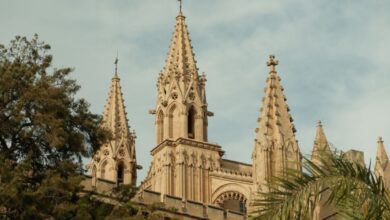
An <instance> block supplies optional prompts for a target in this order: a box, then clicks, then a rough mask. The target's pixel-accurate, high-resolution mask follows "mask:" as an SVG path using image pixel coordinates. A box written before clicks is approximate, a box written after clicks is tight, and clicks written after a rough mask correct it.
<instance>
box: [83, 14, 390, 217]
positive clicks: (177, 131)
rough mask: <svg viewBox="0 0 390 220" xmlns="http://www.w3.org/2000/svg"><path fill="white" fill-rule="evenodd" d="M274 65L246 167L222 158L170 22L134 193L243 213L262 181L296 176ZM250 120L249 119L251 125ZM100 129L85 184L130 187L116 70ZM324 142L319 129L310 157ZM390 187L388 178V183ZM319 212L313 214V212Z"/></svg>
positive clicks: (179, 28)
mask: <svg viewBox="0 0 390 220" xmlns="http://www.w3.org/2000/svg"><path fill="white" fill-rule="evenodd" d="M277 65H278V61H277V60H276V59H275V56H273V55H271V56H270V57H269V61H268V62H267V66H268V67H269V74H268V77H267V79H266V86H265V89H264V96H263V99H262V104H261V108H260V112H259V118H258V119H257V122H258V127H257V128H256V130H255V131H256V134H255V143H254V147H253V153H252V164H246V163H242V162H239V161H232V160H227V159H224V157H223V155H224V150H223V148H222V147H221V146H219V145H218V144H215V143H210V142H209V141H208V129H207V128H208V117H212V116H213V115H214V114H213V113H212V112H210V111H209V110H208V104H207V99H206V81H207V80H206V76H205V75H204V74H200V73H199V72H198V68H197V62H196V60H195V54H194V52H193V50H192V45H191V40H190V37H189V32H188V27H187V25H186V23H185V16H184V15H183V14H182V12H180V13H179V15H178V16H177V17H176V25H175V30H174V33H173V36H172V40H171V44H170V48H169V52H168V57H167V59H166V63H165V67H164V68H163V70H162V71H161V72H160V74H159V76H158V78H157V99H156V106H155V108H154V109H153V110H150V113H151V114H153V115H154V116H155V140H156V145H155V147H154V148H153V149H152V150H151V154H152V157H153V159H152V163H151V164H150V167H149V170H148V173H147V176H146V178H145V179H144V180H143V181H142V182H141V185H140V186H139V190H140V191H142V190H150V191H155V192H159V193H161V194H162V195H170V196H174V197H179V198H181V199H183V200H192V201H196V202H200V203H203V204H214V205H218V206H220V207H223V208H226V209H232V210H236V211H240V212H246V210H247V209H248V208H250V203H251V201H252V200H253V199H254V196H255V195H256V192H258V191H263V192H264V191H267V190H268V189H267V184H266V183H267V181H268V180H269V179H270V178H271V177H272V176H275V175H283V173H284V172H285V171H286V170H288V169H295V170H300V169H301V165H300V161H301V152H300V150H299V146H298V142H297V140H296V138H295V131H296V130H295V127H294V125H293V119H292V116H291V115H290V113H289V111H290V109H289V106H288V105H287V103H286V97H285V95H284V89H283V87H282V85H281V82H280V81H281V78H280V76H279V74H278V72H277V70H276V66H277ZM254 120H255V119H254ZM102 126H103V127H105V128H107V129H109V130H110V131H111V132H112V134H113V136H114V137H113V139H112V140H111V141H110V142H108V143H106V144H104V145H103V146H100V148H99V150H98V151H97V152H96V153H95V155H94V157H93V158H92V160H91V163H90V165H89V172H90V173H91V176H92V185H96V180H97V179H102V180H107V181H111V182H116V183H123V184H130V185H133V186H135V185H136V178H137V168H139V165H137V162H136V152H135V138H136V136H135V132H134V131H130V128H129V125H128V120H127V116H126V111H125V106H124V100H123V96H122V92H121V86H120V79H119V77H118V74H117V72H116V70H115V75H114V77H113V78H112V85H111V89H110V92H109V98H108V100H107V104H106V106H105V111H104V114H103V122H102ZM378 144H379V146H378V156H377V165H376V172H377V173H378V174H379V175H381V176H385V178H387V179H389V178H390V176H389V171H388V169H390V168H389V159H388V157H387V154H386V152H385V149H384V146H383V141H382V140H379V141H378ZM328 148H329V144H328V142H327V139H326V137H325V134H324V131H323V128H322V125H321V123H319V124H318V126H317V134H316V137H315V141H314V147H313V154H315V152H316V151H319V150H321V151H322V150H324V149H325V150H327V149H328ZM389 182H390V179H389ZM318 212H319V213H320V211H318Z"/></svg>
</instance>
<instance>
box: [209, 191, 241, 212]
mask: <svg viewBox="0 0 390 220" xmlns="http://www.w3.org/2000/svg"><path fill="white" fill-rule="evenodd" d="M246 201H247V199H246V197H245V196H244V195H243V194H241V193H239V192H236V191H228V192H224V193H222V194H221V195H219V196H218V197H217V199H216V200H215V201H214V204H217V205H218V206H220V207H221V208H224V209H229V210H232V211H236V212H241V213H246Z"/></svg>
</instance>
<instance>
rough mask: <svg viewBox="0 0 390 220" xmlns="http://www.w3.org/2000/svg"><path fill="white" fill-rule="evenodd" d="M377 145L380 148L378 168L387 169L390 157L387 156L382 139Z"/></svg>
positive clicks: (378, 151)
mask: <svg viewBox="0 0 390 220" xmlns="http://www.w3.org/2000/svg"><path fill="white" fill-rule="evenodd" d="M377 143H378V148H377V151H376V166H380V167H381V168H382V169H385V168H386V165H387V164H388V163H389V157H388V156H387V153H386V150H385V145H384V144H383V140H382V137H379V138H378V142H377Z"/></svg>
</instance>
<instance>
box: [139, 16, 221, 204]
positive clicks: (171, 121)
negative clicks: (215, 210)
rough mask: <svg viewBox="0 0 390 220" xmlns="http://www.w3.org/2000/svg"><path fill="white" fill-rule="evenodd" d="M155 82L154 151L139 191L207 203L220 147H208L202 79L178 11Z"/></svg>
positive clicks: (205, 103)
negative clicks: (169, 41) (163, 60)
mask: <svg viewBox="0 0 390 220" xmlns="http://www.w3.org/2000/svg"><path fill="white" fill-rule="evenodd" d="M165 62H166V63H165V66H164V68H163V69H162V71H161V72H160V74H159V76H158V79H157V85H156V86H157V101H156V107H155V109H153V110H150V111H149V112H150V113H151V114H153V115H154V116H155V131H156V147H155V148H154V149H152V151H151V154H152V156H153V160H152V164H151V166H150V169H149V172H148V175H147V177H146V179H145V181H144V182H143V183H142V184H141V189H150V190H153V191H156V192H161V193H162V194H168V195H173V196H177V197H181V198H183V199H190V200H195V201H200V202H206V203H208V202H210V200H211V189H210V184H209V183H210V177H209V173H210V172H211V171H212V170H214V169H216V168H217V167H219V160H220V158H221V156H222V155H223V151H222V150H221V147H220V146H219V145H216V144H211V143H209V142H208V134H207V126H208V117H209V116H213V113H212V112H209V111H208V109H207V107H208V106H207V100H206V89H205V85H206V76H205V75H204V74H201V75H200V74H199V72H198V71H199V70H198V68H197V62H196V60H195V54H194V52H193V50H192V45H191V40H190V37H189V32H188V28H187V25H186V23H185V17H184V15H183V13H182V11H181V9H180V12H179V14H178V16H177V17H176V25H175V30H174V32H173V36H172V39H171V44H170V47H169V51H168V54H167V59H166V61H165Z"/></svg>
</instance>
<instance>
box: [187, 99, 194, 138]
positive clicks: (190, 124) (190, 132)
mask: <svg viewBox="0 0 390 220" xmlns="http://www.w3.org/2000/svg"><path fill="white" fill-rule="evenodd" d="M187 128H188V138H192V139H194V138H195V110H194V107H193V106H191V107H190V110H189V111H188V118H187Z"/></svg>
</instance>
